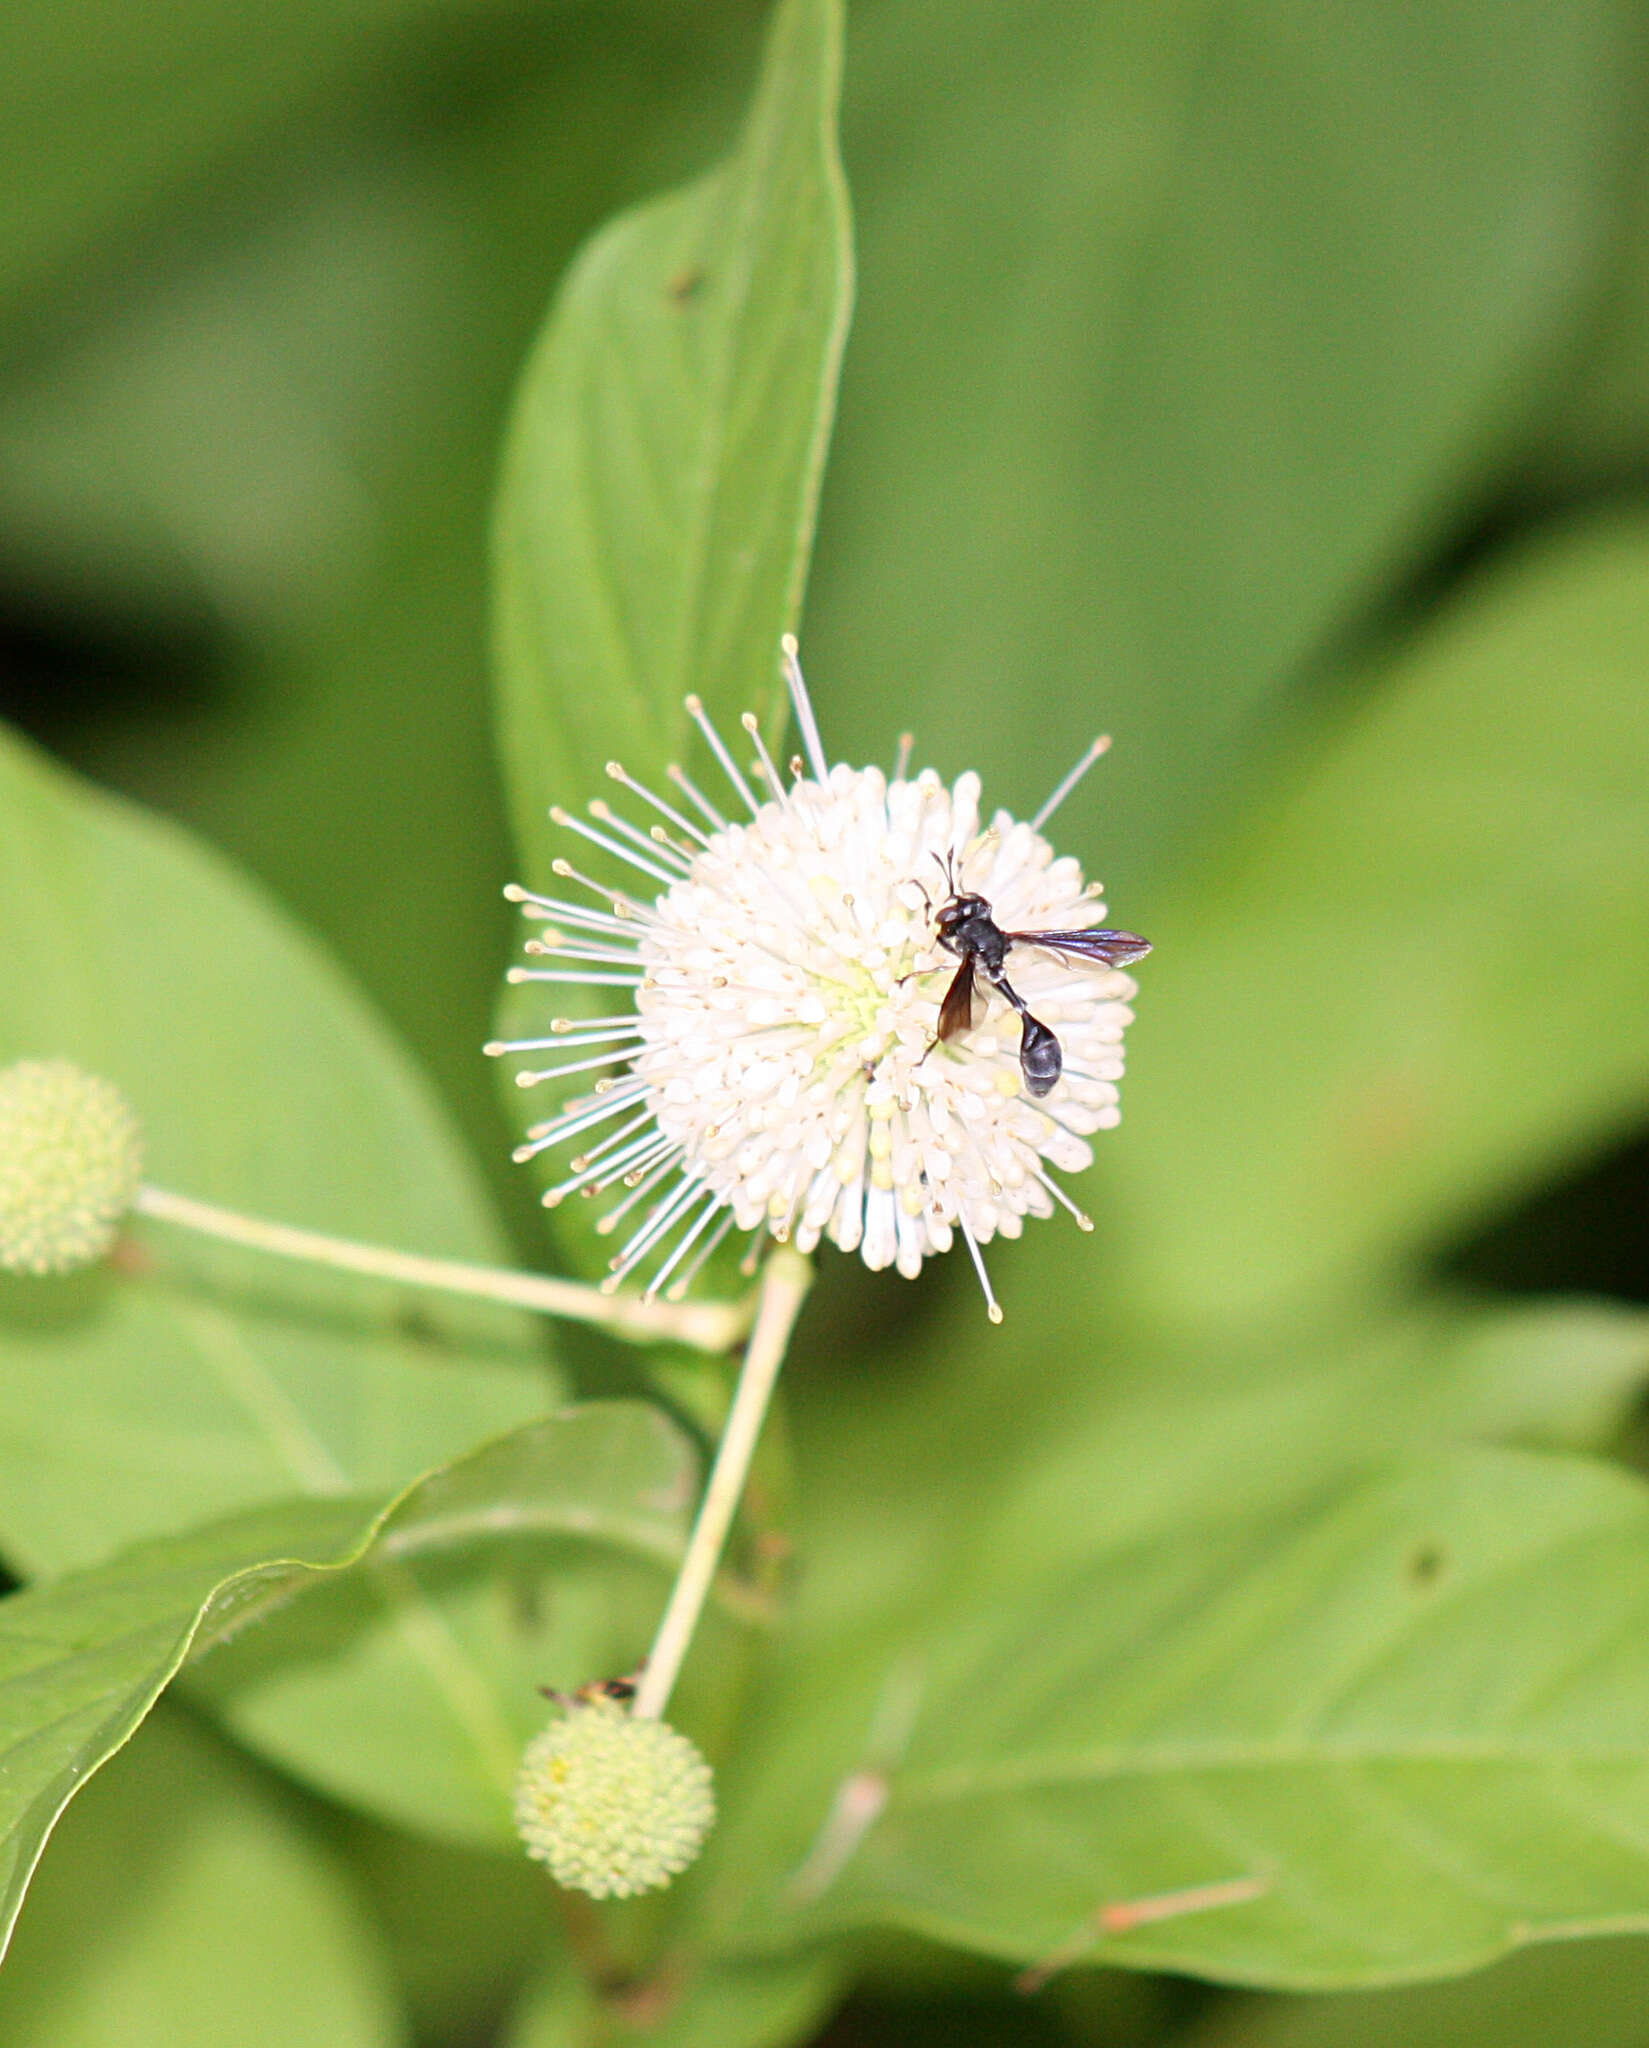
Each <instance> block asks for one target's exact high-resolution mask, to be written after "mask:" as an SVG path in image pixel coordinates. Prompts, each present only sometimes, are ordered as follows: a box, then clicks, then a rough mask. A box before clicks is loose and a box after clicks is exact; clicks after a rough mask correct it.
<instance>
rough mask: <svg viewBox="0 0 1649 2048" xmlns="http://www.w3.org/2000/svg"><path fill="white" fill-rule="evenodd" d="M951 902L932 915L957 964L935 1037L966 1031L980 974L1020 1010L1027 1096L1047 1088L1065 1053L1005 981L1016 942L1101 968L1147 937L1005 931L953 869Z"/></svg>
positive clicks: (1134, 951) (1131, 953)
mask: <svg viewBox="0 0 1649 2048" xmlns="http://www.w3.org/2000/svg"><path fill="white" fill-rule="evenodd" d="M946 880H947V882H948V883H949V885H950V890H951V895H950V900H949V901H948V902H946V903H942V904H941V905H940V907H939V910H938V912H937V914H936V916H935V918H934V930H935V935H936V936H937V938H938V940H939V943H940V945H941V946H943V947H944V948H945V949H946V951H947V952H950V953H954V954H955V955H956V957H957V959H958V960H959V961H960V962H961V965H960V966H959V967H958V968H957V970H956V973H955V975H954V976H953V977H952V980H951V985H950V987H949V988H948V989H946V991H945V999H944V1001H943V1002H942V1003H941V1004H940V1005H939V1030H938V1035H937V1037H936V1038H935V1040H934V1043H935V1044H936V1045H941V1044H943V1043H944V1042H945V1040H946V1039H949V1038H954V1037H955V1036H956V1034H957V1033H958V1032H959V1031H966V1030H967V1029H968V1027H969V1025H971V1024H972V1022H973V994H974V976H975V974H979V975H982V976H983V977H984V979H985V980H986V981H987V982H989V983H990V985H991V987H992V988H994V989H995V990H996V991H997V993H998V994H999V995H1000V996H1002V997H1003V998H1004V999H1005V1000H1006V1001H1007V1002H1009V1003H1011V1004H1012V1005H1013V1007H1014V1008H1015V1009H1016V1010H1017V1011H1018V1012H1019V1020H1020V1037H1019V1070H1020V1072H1021V1073H1022V1074H1023V1075H1024V1076H1025V1086H1026V1087H1027V1088H1028V1089H1029V1090H1030V1092H1031V1094H1033V1095H1035V1096H1038V1097H1041V1096H1043V1095H1047V1094H1048V1093H1050V1092H1051V1090H1052V1088H1053V1085H1054V1083H1055V1082H1056V1081H1057V1080H1058V1079H1059V1077H1060V1074H1061V1073H1062V1072H1063V1071H1064V1067H1065V1055H1064V1054H1063V1053H1062V1052H1061V1051H1060V1047H1059V1040H1058V1039H1057V1038H1056V1037H1055V1036H1054V1034H1053V1033H1052V1032H1051V1031H1050V1030H1049V1029H1048V1027H1047V1025H1046V1024H1044V1023H1042V1022H1041V1020H1040V1019H1039V1018H1036V1017H1033V1016H1032V1015H1031V1013H1030V1011H1029V1009H1028V1008H1027V1007H1026V1004H1025V999H1024V997H1023V996H1022V995H1020V993H1019V992H1018V990H1017V989H1016V988H1014V986H1013V984H1012V983H1011V982H1010V981H1009V980H1008V977H1007V972H1006V962H1007V958H1008V954H1009V952H1010V951H1011V949H1012V948H1013V947H1015V946H1040V947H1041V948H1042V949H1043V951H1044V952H1048V953H1063V954H1067V955H1069V956H1070V957H1071V958H1072V959H1077V960H1097V961H1098V962H1099V963H1100V964H1101V965H1102V966H1105V967H1125V966H1126V965H1127V964H1128V962H1129V961H1131V960H1142V959H1143V958H1144V957H1145V955H1146V954H1147V953H1149V952H1150V950H1151V942H1150V940H1149V939H1142V938H1140V937H1139V936H1138V934H1137V933H1135V932H1115V931H1110V930H1107V929H1106V928H1105V927H1104V926H1100V927H1098V928H1096V929H1095V930H1093V931H1085V932H1059V931H1054V932H1005V931H1003V929H1002V928H1001V926H1000V925H999V924H998V923H997V922H996V919H995V918H994V917H992V915H991V906H990V904H989V903H988V902H987V901H986V900H985V898H984V897H983V896H973V895H969V894H968V892H967V891H966V890H962V889H958V888H957V886H956V881H955V876H954V872H947V875H946Z"/></svg>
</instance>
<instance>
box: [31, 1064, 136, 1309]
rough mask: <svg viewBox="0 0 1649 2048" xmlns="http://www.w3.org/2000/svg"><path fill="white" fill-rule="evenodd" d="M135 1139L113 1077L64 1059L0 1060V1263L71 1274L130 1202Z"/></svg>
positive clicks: (109, 1237)
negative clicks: (3, 1063) (2, 1063)
mask: <svg viewBox="0 0 1649 2048" xmlns="http://www.w3.org/2000/svg"><path fill="white" fill-rule="evenodd" d="M142 1172H143V1137H142V1132H141V1130H140V1129H139V1126H138V1121H137V1118H136V1117H135V1116H134V1115H133V1113H132V1110H131V1107H130V1105H129V1104H128V1103H127V1100H126V1098H125V1096H124V1095H122V1094H121V1092H120V1090H119V1089H118V1088H116V1087H115V1085H114V1084H113V1082H111V1081H105V1080H103V1079H102V1078H101V1077H100V1076H99V1075H97V1074H88V1073H87V1072H86V1071H85V1069H84V1068H83V1067H77V1066H76V1065H75V1064H74V1063H73V1061H72V1060H19V1061H18V1062H17V1063H16V1064H15V1065H14V1066H10V1067H3V1068H0V1269H4V1270H5V1271H6V1272H8V1273H72V1272H74V1271H75V1270H76V1269H77V1268H78V1267H80V1266H89V1265H90V1264H91V1263H92V1262H93V1260H94V1259H100V1258H101V1257H102V1256H103V1254H104V1253H105V1252H106V1251H107V1250H108V1249H109V1246H110V1245H111V1244H112V1243H113V1242H114V1235H115V1232H116V1230H117V1229H119V1227H120V1220H121V1218H122V1217H123V1216H124V1215H125V1214H126V1212H127V1210H128V1209H130V1208H131V1206H132V1200H133V1197H134V1196H135V1195H136V1193H137V1184H138V1181H139V1179H140V1178H141V1176H142Z"/></svg>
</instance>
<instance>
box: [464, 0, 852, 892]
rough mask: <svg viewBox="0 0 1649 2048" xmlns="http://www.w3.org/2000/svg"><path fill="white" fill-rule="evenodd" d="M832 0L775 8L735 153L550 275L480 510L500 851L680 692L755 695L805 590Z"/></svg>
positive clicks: (821, 314)
mask: <svg viewBox="0 0 1649 2048" xmlns="http://www.w3.org/2000/svg"><path fill="white" fill-rule="evenodd" d="M840 38H841V23H840V5H839V0H781V4H780V5H779V7H778V8H777V10H776V13H775V16H774V20H773V26H772V31H771V34H770V37H769V40H768V46H767V53H766V57H765V60H764V63H763V68H762V75H761V80H760V83H759V85H758V88H757V92H756V98H755V101H754V104H753V106H752V109H751V112H750V117H749V120H748V123H747V125H746V128H745V132H744V136H743V139H742V141H741V142H740V144H739V146H738V148H737V150H736V151H735V153H734V154H733V156H732V157H731V158H729V160H728V161H727V163H726V164H725V165H723V166H722V168H721V169H719V170H717V171H715V172H713V173H712V174H711V175H710V176H709V177H707V178H704V179H702V180H700V181H699V182H698V183H697V184H695V185H692V186H690V187H688V188H687V189H686V190H684V191H682V192H678V193H674V194H672V195H671V196H669V197H668V198H665V199H661V200H658V201H655V202H654V203H653V204H651V205H648V206H646V207H643V208H641V209H639V210H638V211H636V212H634V213H630V214H627V215H624V216H623V217H621V218H620V219H618V220H616V221H614V222H613V223H611V224H610V225H609V226H608V227H606V228H605V229H603V230H602V232H601V233H600V234H599V235H598V236H597V237H596V238H595V240H594V241H593V242H591V243H590V244H589V246H588V247H587V248H586V249H585V251H584V253H583V254H582V255H581V256H580V257H579V259H578V261H577V262H576V263H575V265H574V266H573V269H572V271H571V272H570V274H569V275H568V277H567V279H566V281H565V283H564V284H563V286H562V289H561V292H560V294H559V296H558V298H557V300H556V304H555V307H554V309H553V311H552V313H551V316H550V321H549V325H548V327H547V329H546V330H545V333H544V336H543V339H542V341H541V342H540V344H539V347H538V349H537V352H536V354H535V355H534V357H533V360H532V362H531V364H530V365H529V368H528V370H527V373H526V380H525V382H524V384H523V386H522V390H521V395H520V400H519V403H518V406H517V410H516V415H515V419H514V423H513V425H512V428H511V431H510V440H509V446H508V452H507V456H506V461H505V469H504V477H503V484H502V492H501V496H500V500H499V509H498V524H497V545H496V575H497V606H496V615H495V617H496V640H497V654H498V680H499V712H500V737H501V744H502V748H503V755H504V762H505V769H506V777H507V781H508V784H509V788H510V792H511V805H512V814H513V817H514V820H515V830H516V834H517V844H518V846H519V848H520V851H521V855H522V858H523V860H524V861H525V863H526V866H527V869H528V870H529V872H532V873H535V874H538V875H541V876H547V873H548V865H549V856H548V852H547V850H546V849H547V847H548V844H549V827H548V826H547V824H546V822H545V815H544V814H545V807H546V805H547V804H549V803H550V802H551V801H552V800H555V799H559V800H561V801H563V802H565V803H567V804H569V805H572V804H576V803H580V802H581V801H582V799H583V798H584V797H586V796H592V795H596V794H599V793H600V791H601V790H603V789H604V788H605V787H606V784H605V782H604V780H603V779H602V770H603V766H604V764H605V763H606V762H607V761H608V760H610V759H612V758H613V757H614V756H617V757H619V758H620V759H622V760H623V761H624V763H625V765H626V766H627V767H628V768H630V770H631V771H632V772H633V773H644V772H645V773H650V774H652V775H653V776H657V775H658V774H659V773H660V771H661V770H662V768H663V766H664V764H665V762H666V761H667V760H668V759H669V758H670V757H671V756H672V755H678V756H679V755H680V753H681V751H682V742H683V740H684V738H685V736H686V735H687V733H688V732H689V730H690V728H689V726H688V723H687V719H686V714H685V713H684V711H683V709H682V697H683V695H684V694H685V693H686V692H688V691H696V692H697V693H698V694H699V695H700V696H701V697H702V698H703V699H704V701H705V702H706V704H708V705H709V706H710V707H711V708H712V710H713V711H717V712H719V713H720V714H721V715H722V716H723V717H724V718H727V717H729V716H731V715H736V714H737V713H738V712H739V711H740V710H741V709H742V708H744V707H747V706H750V705H752V704H754V705H757V706H759V707H766V706H767V705H768V704H770V703H771V701H772V697H773V691H774V683H775V679H776V676H777V664H778V642H779V635H780V633H781V631H782V630H783V629H784V628H785V627H787V626H788V625H790V624H792V623H793V622H794V620H795V617H796V613H797V610H798V608H799V606H800V602H801V592H802V584H803V580H804V578H805V575H806V570H807V558H808V551H809V546H810V543H811V540H812V534H813V519H814V507H815V503H816V500H817V497H818V489H819V479H820V474H821V471H822V469H823V464H824V452H825V444H826V440H827V437H828V434H829V430H830V421H831V416H832V412H833V409H834V402H835V388H836V372H837V365H838V362H839V359H840V355H841V349H842V343H843V339H844V336H845V333H846V327H847V318H848V310H849V303H850V296H851V253H850V245H849V230H848V218H847V197H846V191H845V187H844V185H843V181H842V175H841V169H840V165H839V163H838V160H837V155H836V140H835V130H836V93H837V84H838V78H839V73H840V63H841V55H840Z"/></svg>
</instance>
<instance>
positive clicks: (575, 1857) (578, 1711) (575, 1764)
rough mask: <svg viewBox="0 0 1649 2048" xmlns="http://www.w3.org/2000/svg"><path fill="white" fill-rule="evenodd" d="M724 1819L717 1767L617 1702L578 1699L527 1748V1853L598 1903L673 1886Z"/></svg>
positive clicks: (522, 1802)
mask: <svg viewBox="0 0 1649 2048" xmlns="http://www.w3.org/2000/svg"><path fill="white" fill-rule="evenodd" d="M715 1818H716V1800H715V1793H714V1791H713V1790H712V1779H711V1773H710V1766H709V1765H708V1764H707V1763H706V1762H705V1760H704V1758H703V1757H702V1756H701V1755H700V1753H699V1751H698V1750H697V1749H696V1748H695V1746H694V1745H693V1744H692V1743H691V1742H689V1741H688V1739H687V1737H686V1736H685V1735H681V1734H678V1733H677V1731H676V1730H675V1729H674V1728H672V1727H670V1726H669V1725H668V1724H667V1723H666V1722H663V1721H652V1720H648V1721H641V1720H636V1719H634V1718H633V1717H632V1716H631V1715H630V1714H628V1713H627V1712H626V1711H625V1709H624V1708H623V1707H621V1706H619V1705H618V1704H617V1703H616V1702H615V1701H613V1700H609V1699H599V1698H598V1699H582V1698H574V1699H572V1700H569V1701H568V1702H567V1703H566V1706H565V1711H564V1712H563V1713H561V1714H558V1715H557V1717H556V1718H555V1719H554V1720H553V1721H552V1722H551V1723H550V1725H549V1726H548V1727H547V1728H546V1729H544V1730H543V1732H542V1733H541V1734H538V1735H535V1736H534V1737H533V1739H532V1741H531V1742H530V1743H528V1745H527V1749H526V1754H525V1755H524V1756H523V1757H522V1759H521V1769H520V1771H519V1773H518V1774H517V1777H516V1781H515V1824H516V1828H517V1831H518V1832H519V1833H520V1836H521V1839H522V1841H523V1842H524V1843H525V1845H526V1850H527V1854H528V1855H529V1856H532V1857H535V1858H536V1859H537V1860H538V1861H539V1862H540V1863H545V1864H548V1866H549V1869H550V1874H551V1876H552V1877H554V1879H555V1880H556V1882H557V1883H558V1884H564V1885H568V1886H571V1887H572V1888H573V1889H575V1890H577V1891H582V1892H588V1893H589V1894H590V1896H591V1897H592V1898H595V1899H627V1898H630V1897H632V1896H633V1895H634V1894H635V1893H637V1892H650V1891H656V1890H658V1889H659V1888H660V1887H661V1886H663V1885H667V1884H668V1883H669V1882H670V1880H671V1879H672V1878H673V1877H675V1876H676V1875H677V1874H678V1872H680V1871H683V1870H685V1869H686V1868H687V1866H688V1864H689V1863H691V1862H692V1861H693V1859H694V1858H695V1857H696V1856H697V1855H698V1853H699V1849H700V1847H701V1846H702V1844H703V1842H704V1838H705V1836H706V1835H707V1834H708V1833H709V1832H710V1829H711V1826H712V1824H713V1823H714V1821H715Z"/></svg>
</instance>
